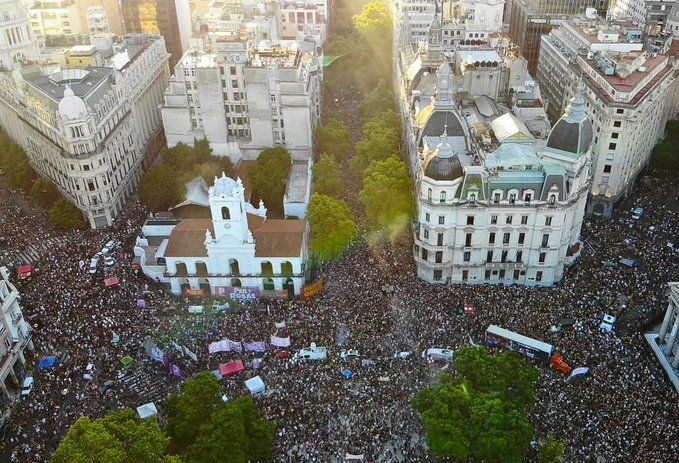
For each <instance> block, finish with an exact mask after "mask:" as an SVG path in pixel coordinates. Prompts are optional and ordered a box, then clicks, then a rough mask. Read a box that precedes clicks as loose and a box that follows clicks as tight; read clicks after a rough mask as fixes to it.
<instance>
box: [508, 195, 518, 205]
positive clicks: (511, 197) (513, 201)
mask: <svg viewBox="0 0 679 463" xmlns="http://www.w3.org/2000/svg"><path fill="white" fill-rule="evenodd" d="M515 202H516V193H510V194H509V204H514V203H515Z"/></svg>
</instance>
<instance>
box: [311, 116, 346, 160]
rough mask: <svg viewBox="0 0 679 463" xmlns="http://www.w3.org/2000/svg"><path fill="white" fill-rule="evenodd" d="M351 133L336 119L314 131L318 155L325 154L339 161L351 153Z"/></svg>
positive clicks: (331, 119)
mask: <svg viewBox="0 0 679 463" xmlns="http://www.w3.org/2000/svg"><path fill="white" fill-rule="evenodd" d="M351 146H352V142H351V132H350V131H349V127H348V126H347V125H345V124H343V123H342V121H340V120H339V119H337V118H336V117H333V118H330V119H328V121H327V122H326V123H325V124H323V125H321V126H319V127H318V129H316V149H317V152H318V153H327V154H330V155H332V156H334V157H335V159H337V160H340V159H342V158H343V157H345V156H346V155H347V153H349V151H351Z"/></svg>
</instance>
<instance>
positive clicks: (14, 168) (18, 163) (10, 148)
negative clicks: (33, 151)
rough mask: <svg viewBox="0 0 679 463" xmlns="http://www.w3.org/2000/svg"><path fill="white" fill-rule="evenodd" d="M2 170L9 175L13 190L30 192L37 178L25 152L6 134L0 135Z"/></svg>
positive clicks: (0, 165) (0, 162)
mask: <svg viewBox="0 0 679 463" xmlns="http://www.w3.org/2000/svg"><path fill="white" fill-rule="evenodd" d="M0 169H2V170H3V171H5V173H6V174H7V177H8V179H9V185H10V186H11V187H12V188H21V189H22V190H26V191H29V190H30V189H31V187H32V185H33V181H34V180H36V178H37V175H36V174H35V171H34V170H33V168H32V167H31V165H30V164H29V162H28V158H27V157H26V153H24V150H23V149H22V148H21V147H20V146H19V145H17V144H16V143H14V142H13V141H12V139H11V138H9V137H8V136H7V135H6V134H4V133H0Z"/></svg>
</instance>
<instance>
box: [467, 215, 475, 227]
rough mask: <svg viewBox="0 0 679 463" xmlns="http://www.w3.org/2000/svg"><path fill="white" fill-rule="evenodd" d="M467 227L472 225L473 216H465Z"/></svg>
mask: <svg viewBox="0 0 679 463" xmlns="http://www.w3.org/2000/svg"><path fill="white" fill-rule="evenodd" d="M467 225H474V216H473V215H468V216H467Z"/></svg>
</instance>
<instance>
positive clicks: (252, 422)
mask: <svg viewBox="0 0 679 463" xmlns="http://www.w3.org/2000/svg"><path fill="white" fill-rule="evenodd" d="M222 394H223V391H222V387H221V386H220V384H219V383H218V382H217V380H216V379H215V378H214V377H213V376H212V374H210V373H209V372H205V373H201V374H199V375H198V376H197V377H196V378H194V379H192V380H189V381H186V382H185V383H184V384H183V385H182V389H181V392H180V393H179V394H177V395H174V396H172V397H171V398H170V400H169V401H168V403H167V405H166V415H167V421H168V424H167V427H166V429H165V431H163V430H162V429H161V428H160V426H159V424H158V420H157V419H156V418H151V419H148V420H146V421H141V419H140V418H139V416H138V415H137V413H135V412H134V411H132V410H122V411H117V412H113V413H110V414H109V415H107V416H106V417H104V418H102V419H100V420H96V421H91V420H90V419H89V418H87V417H82V418H80V419H78V421H76V422H75V424H74V425H73V427H72V428H71V429H70V430H69V432H68V434H67V435H66V437H65V438H64V439H63V440H62V442H61V444H60V445H59V447H58V448H57V450H56V451H55V453H54V455H53V456H52V460H51V461H52V463H89V462H92V461H105V462H107V463H127V462H140V463H141V462H160V463H182V462H184V463H221V462H224V461H229V462H232V463H247V462H249V461H264V460H266V459H268V458H269V457H270V456H271V447H272V444H273V438H274V436H275V435H276V432H277V428H276V425H275V424H274V423H271V422H269V421H266V420H263V419H262V418H261V417H260V416H259V413H258V411H257V408H256V406H255V402H254V401H253V400H252V398H250V397H247V398H243V399H238V400H235V401H231V402H227V403H224V401H223V400H222Z"/></svg>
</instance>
